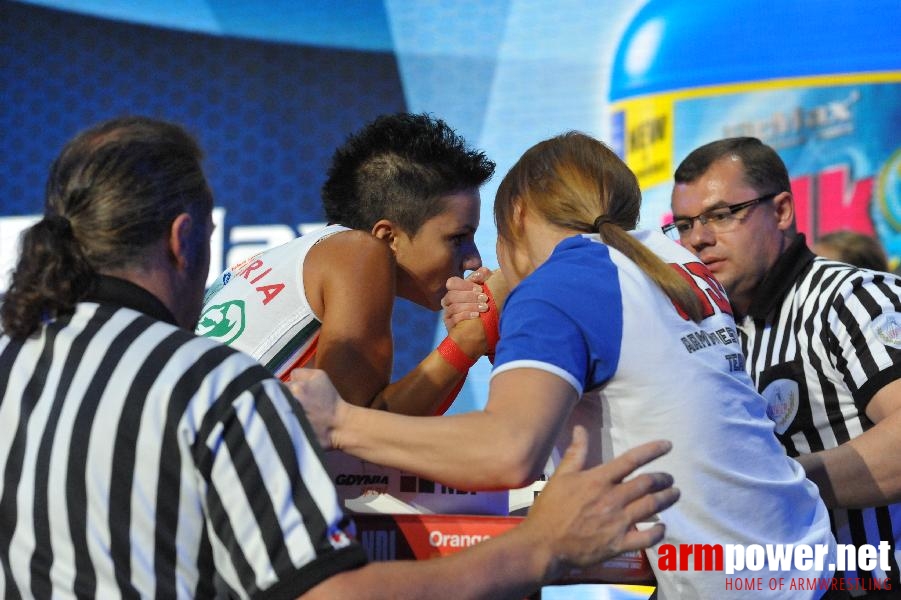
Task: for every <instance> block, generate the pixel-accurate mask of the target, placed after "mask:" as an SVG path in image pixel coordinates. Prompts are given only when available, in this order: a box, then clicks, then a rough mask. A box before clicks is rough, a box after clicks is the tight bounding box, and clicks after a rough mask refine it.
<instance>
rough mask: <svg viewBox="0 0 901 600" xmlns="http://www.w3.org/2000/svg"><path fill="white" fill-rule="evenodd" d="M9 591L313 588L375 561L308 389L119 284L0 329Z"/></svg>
mask: <svg viewBox="0 0 901 600" xmlns="http://www.w3.org/2000/svg"><path fill="white" fill-rule="evenodd" d="M0 402H2V404H0V473H2V475H0V564H2V567H3V569H2V572H0V594H2V597H3V598H5V599H7V600H13V599H16V598H32V597H33V598H49V597H51V596H52V597H54V598H74V597H79V598H103V599H104V600H106V599H109V598H139V597H140V598H152V597H157V598H193V597H201V598H202V597H212V596H215V595H216V594H221V593H222V592H223V590H225V591H227V592H228V593H229V594H230V595H234V596H237V597H241V598H246V597H254V596H261V595H264V596H265V597H292V598H293V597H296V596H299V595H300V594H302V593H303V592H305V591H306V590H307V589H309V588H310V587H312V586H314V585H315V584H317V583H319V582H320V581H322V580H324V579H325V578H327V577H329V576H331V575H332V574H334V573H336V572H339V571H342V570H345V569H348V568H352V567H355V566H357V565H360V564H363V563H364V562H365V560H366V559H365V553H364V552H363V550H362V549H361V548H360V546H359V545H357V544H356V543H355V542H353V541H352V540H351V539H350V538H349V537H348V535H347V534H345V531H344V528H345V527H346V526H347V525H348V522H347V521H346V520H345V519H344V517H343V515H342V513H341V510H340V508H339V506H338V504H337V500H336V496H335V493H334V488H333V486H332V484H331V482H330V481H329V477H328V475H327V474H326V472H325V470H324V468H323V466H322V463H321V455H320V450H319V448H318V447H317V446H314V445H311V443H310V441H309V440H310V439H313V437H312V432H311V431H310V429H309V426H308V424H307V422H306V421H305V419H304V417H303V415H302V411H301V410H300V409H299V408H297V406H298V405H297V403H296V401H295V400H294V399H293V398H292V397H291V396H290V394H289V393H288V392H287V390H286V389H285V388H283V387H282V386H281V384H280V383H279V382H278V381H277V380H276V379H274V378H272V376H271V375H270V374H269V373H268V372H267V371H266V370H265V369H263V367H261V366H259V365H258V364H257V363H256V362H255V361H253V359H251V358H250V357H248V356H246V355H243V354H240V353H239V352H237V351H235V350H233V349H230V348H228V347H226V346H223V345H220V344H218V343H216V342H214V341H212V340H210V339H207V338H202V337H196V336H194V335H193V333H191V332H189V331H186V330H184V329H181V328H179V327H176V326H175V325H174V319H173V318H172V316H171V315H170V314H169V312H168V311H167V310H166V308H165V307H164V306H163V305H162V304H161V303H160V302H159V301H158V300H157V299H156V298H155V297H154V296H152V295H150V294H149V293H148V292H146V291H145V290H143V289H142V288H139V287H137V286H134V285H132V284H130V283H128V282H125V281H123V280H120V279H113V278H103V282H102V284H101V286H100V289H99V290H98V291H97V292H96V293H95V294H93V295H92V298H91V301H89V302H84V303H81V304H79V305H78V307H77V309H76V311H75V313H74V314H73V315H72V316H71V317H66V318H63V319H59V320H56V321H53V322H51V323H49V324H47V325H45V326H43V327H42V328H41V329H40V331H39V332H38V334H36V335H34V336H32V337H30V338H29V339H27V340H26V341H24V342H20V341H11V340H10V338H8V337H6V336H0Z"/></svg>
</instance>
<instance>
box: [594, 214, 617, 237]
mask: <svg viewBox="0 0 901 600" xmlns="http://www.w3.org/2000/svg"><path fill="white" fill-rule="evenodd" d="M607 223H613V219H611V218H610V217H609V216H607V215H601V216H600V217H598V218H597V219H595V220H594V231H596V232H598V233H600V232H601V226H602V225H606V224H607Z"/></svg>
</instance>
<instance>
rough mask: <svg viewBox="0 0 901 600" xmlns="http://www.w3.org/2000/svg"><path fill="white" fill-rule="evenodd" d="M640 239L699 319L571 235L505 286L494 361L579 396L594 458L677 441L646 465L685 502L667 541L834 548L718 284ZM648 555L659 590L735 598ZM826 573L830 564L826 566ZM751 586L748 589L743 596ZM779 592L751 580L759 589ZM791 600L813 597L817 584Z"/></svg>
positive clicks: (593, 242) (589, 240) (652, 239)
mask: <svg viewBox="0 0 901 600" xmlns="http://www.w3.org/2000/svg"><path fill="white" fill-rule="evenodd" d="M633 235H635V237H636V238H637V239H638V240H639V241H641V242H642V243H644V244H645V245H646V246H648V247H649V248H650V249H651V250H652V251H653V252H655V253H656V254H657V255H658V256H660V257H661V258H663V260H664V261H665V262H667V263H669V264H670V266H672V267H673V268H674V269H676V270H677V271H678V272H679V273H680V275H681V276H682V277H683V278H684V279H685V280H686V281H688V282H689V283H690V284H691V285H692V287H693V288H694V289H695V291H696V293H697V295H698V297H699V298H700V299H701V300H702V303H703V304H704V307H705V312H704V314H705V318H704V319H703V320H702V321H701V322H700V323H695V322H694V321H692V320H691V319H690V318H688V317H686V316H684V313H680V309H679V308H678V307H676V306H675V305H674V304H673V302H672V301H671V300H670V299H669V297H668V296H666V295H665V294H664V293H663V291H662V290H661V289H660V288H659V287H658V286H657V285H656V284H655V283H654V282H653V281H652V280H651V279H650V278H649V277H648V276H647V275H646V274H645V273H644V272H643V271H642V270H641V269H640V268H639V267H638V266H637V265H636V264H635V263H633V262H632V261H631V260H629V259H628V258H626V257H625V256H624V255H623V254H622V253H620V252H618V251H617V250H615V249H613V248H610V247H609V246H607V245H605V244H603V243H602V242H601V241H600V237H599V236H598V235H579V236H574V237H570V238H567V239H565V240H563V241H562V242H560V243H559V244H558V245H557V247H556V248H555V249H554V252H553V253H552V254H551V256H550V257H549V258H548V260H547V261H546V262H545V263H544V264H542V265H541V266H540V267H538V268H537V269H536V270H535V271H534V272H533V273H532V274H530V275H529V276H528V277H527V278H526V279H524V280H523V281H522V282H521V283H520V284H519V285H518V286H516V288H514V290H513V291H512V292H511V294H510V296H509V298H508V299H507V302H506V304H505V306H504V312H503V314H502V316H501V339H500V343H499V344H498V347H497V355H496V357H495V368H494V372H493V373H492V377H494V376H496V375H497V374H498V373H503V372H505V371H510V370H513V369H518V368H532V369H541V370H544V371H547V372H549V373H552V374H554V375H556V376H558V377H561V378H562V379H564V380H565V381H567V382H568V383H569V384H570V385H572V386H573V388H574V389H575V390H576V392H577V393H578V394H579V395H580V396H581V397H580V399H579V401H578V403H577V404H576V406H575V407H574V409H573V412H572V414H571V416H570V422H569V423H567V425H566V428H565V429H564V431H562V432H561V436H562V438H561V440H560V444H559V445H558V447H557V448H556V449H555V454H557V453H559V452H562V450H563V449H564V448H565V446H563V444H564V443H565V441H564V439H563V438H568V436H569V434H570V432H571V431H572V426H573V425H574V424H576V423H580V424H582V425H584V426H586V428H587V429H588V431H589V435H590V436H592V443H591V444H590V448H591V451H592V455H591V456H590V457H589V460H590V461H591V462H592V464H596V463H598V462H601V461H602V460H603V459H605V458H606V459H609V458H612V457H614V456H616V455H618V454H620V453H622V452H623V451H625V450H627V449H629V448H631V447H634V446H636V445H638V444H641V443H643V442H647V441H651V440H655V439H668V440H670V441H672V442H673V450H672V452H670V453H669V454H668V455H667V456H665V457H663V458H662V459H659V460H658V461H655V462H654V463H653V464H652V465H650V467H649V468H650V469H651V470H654V471H658V470H660V471H666V472H669V473H671V474H672V475H673V476H674V477H675V484H676V486H677V487H679V488H680V490H681V492H682V496H681V499H680V500H679V501H678V502H677V503H676V504H675V505H674V506H673V507H671V508H669V509H667V510H666V511H664V512H662V513H661V515H660V518H661V519H662V520H663V522H664V523H665V524H666V526H667V530H666V537H665V538H664V540H663V542H662V543H661V545H662V544H673V545H675V546H676V548H678V547H679V545H680V544H722V545H723V546H725V545H726V544H743V545H746V546H747V545H750V544H761V545H765V544H777V543H782V544H810V545H814V544H825V545H827V546H828V547H829V548H830V552H831V553H832V552H834V544H835V542H834V539H833V537H832V534H831V533H830V530H829V520H828V515H827V511H826V507H825V506H824V505H823V503H822V502H821V501H820V499H819V495H818V491H817V489H816V486H814V484H813V483H811V482H810V481H808V480H807V479H806V478H805V476H804V472H803V470H802V468H801V466H800V465H799V464H798V463H797V462H795V461H794V460H792V459H790V458H788V457H787V456H786V455H785V451H784V450H783V448H782V446H781V445H780V444H779V442H778V440H777V439H776V437H775V435H774V433H773V422H772V421H771V420H770V419H769V418H768V417H767V414H766V402H765V401H764V399H763V398H762V397H760V396H759V395H758V394H757V392H756V391H755V389H754V387H753V384H752V383H751V380H750V378H749V377H748V375H747V373H746V372H745V370H744V360H743V358H742V354H741V346H740V342H739V337H738V333H737V332H736V328H735V322H734V320H733V318H732V315H731V309H730V306H729V302H728V299H727V298H726V295H725V292H724V291H723V289H722V287H721V286H720V285H719V283H718V282H717V281H716V280H715V279H714V278H713V276H712V275H711V274H710V272H709V271H708V270H707V269H706V267H704V266H703V265H702V264H701V263H700V262H698V259H697V258H695V257H694V256H693V255H691V254H690V253H689V252H688V251H686V250H685V249H684V248H682V247H680V246H679V245H678V244H676V243H674V242H672V241H671V240H669V239H668V238H666V237H665V236H664V235H662V234H660V233H657V232H635V233H633ZM661 545H658V546H656V547H655V548H653V549H651V550H649V551H648V558H649V560H650V563H651V566H652V567H653V568H654V571H655V574H656V576H657V580H658V597H659V598H660V599H661V600H662V599H664V598H720V597H723V598H731V597H739V596H740V594H738V593H737V592H728V591H727V588H726V586H725V580H726V578H727V575H725V574H724V573H723V572H722V571H695V570H694V563H691V564H690V565H688V567H689V569H688V570H660V569H658V558H659V556H660V554H659V553H660V546H661ZM826 567H827V569H828V561H827V564H826ZM831 575H832V573H831V571H829V570H826V571H823V572H820V571H798V570H795V569H793V567H792V569H791V570H787V571H773V572H771V571H768V570H766V569H763V570H761V571H753V572H752V571H745V572H738V573H735V574H734V575H733V576H732V577H739V576H745V577H750V576H753V577H755V578H756V577H764V580H766V579H767V578H768V577H769V576H773V577H784V578H785V580H786V581H788V580H789V578H791V577H813V578H815V577H831ZM745 593H748V592H745ZM785 593H786V591H785V590H784V589H783V590H775V591H770V590H766V589H764V590H763V591H759V590H754V591H753V592H750V595H751V596H752V597H753V598H755V599H757V598H770V597H772V598H784V597H785ZM804 594H805V592H798V595H793V596H792V597H793V598H818V597H819V596H820V595H822V592H821V591H810V592H806V594H807V595H804Z"/></svg>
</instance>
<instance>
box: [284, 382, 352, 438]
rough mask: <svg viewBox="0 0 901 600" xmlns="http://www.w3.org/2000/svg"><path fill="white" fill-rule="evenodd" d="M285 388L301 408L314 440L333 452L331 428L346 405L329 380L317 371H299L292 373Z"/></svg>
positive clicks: (332, 428)
mask: <svg viewBox="0 0 901 600" xmlns="http://www.w3.org/2000/svg"><path fill="white" fill-rule="evenodd" d="M286 385H287V386H288V389H290V390H291V393H292V394H293V395H294V397H295V398H297V401H298V402H300V405H301V406H302V407H303V410H304V412H305V413H306V415H307V420H308V421H309V422H310V425H312V426H313V431H314V432H315V433H316V440H317V441H318V442H319V444H320V445H321V446H322V447H323V448H325V449H326V450H328V449H331V448H333V447H334V446H333V445H332V433H333V430H334V425H335V423H336V422H337V421H336V419H337V417H338V415H339V414H340V412H341V411H342V410H346V408H347V402H345V401H344V399H343V398H341V395H340V394H339V393H338V390H337V389H335V386H334V384H332V380H331V379H329V376H328V375H327V374H326V372H325V371H322V370H320V369H306V368H300V369H294V370H293V371H291V378H290V380H289V381H287V382H286Z"/></svg>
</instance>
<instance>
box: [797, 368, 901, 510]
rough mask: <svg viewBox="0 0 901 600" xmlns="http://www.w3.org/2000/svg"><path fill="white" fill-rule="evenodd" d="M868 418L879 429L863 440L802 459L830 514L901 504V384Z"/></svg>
mask: <svg viewBox="0 0 901 600" xmlns="http://www.w3.org/2000/svg"><path fill="white" fill-rule="evenodd" d="M866 415H867V417H868V418H869V419H870V420H871V421H873V423H875V425H874V426H873V427H871V428H870V429H868V430H867V431H865V432H864V433H863V434H861V435H859V436H858V437H856V438H854V439H852V440H849V441H848V442H845V443H844V444H841V445H840V446H837V447H835V448H831V449H829V450H823V451H820V452H814V453H812V454H804V455H801V456H799V457H798V461H799V462H800V463H801V464H802V465H803V466H804V469H805V471H806V472H807V477H808V479H810V480H811V481H813V482H814V483H815V484H817V486H818V487H819V488H820V495H821V496H822V497H823V501H824V502H825V503H826V506H828V507H829V508H865V507H868V506H885V505H887V504H893V503H895V502H899V501H901V461H899V460H898V444H899V440H901V379H896V380H895V381H892V382H891V383H889V384H887V385H885V386H883V387H882V388H881V389H880V390H879V391H878V392H876V394H875V395H874V396H873V397H872V398H871V399H870V402H869V403H868V404H867V408H866Z"/></svg>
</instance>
